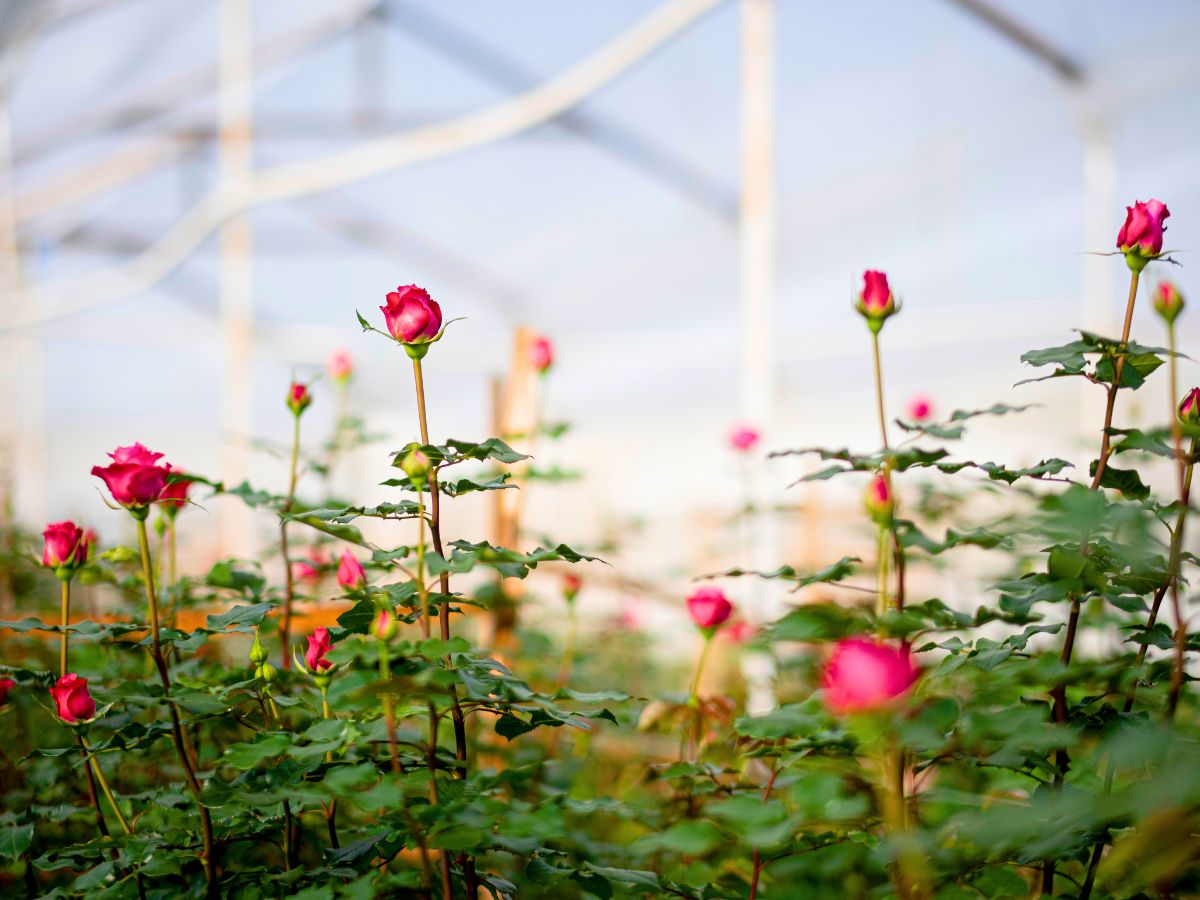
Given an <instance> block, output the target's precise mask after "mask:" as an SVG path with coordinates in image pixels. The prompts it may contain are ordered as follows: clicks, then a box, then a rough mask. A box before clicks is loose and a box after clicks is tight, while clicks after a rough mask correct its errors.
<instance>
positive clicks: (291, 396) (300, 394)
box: [287, 381, 312, 416]
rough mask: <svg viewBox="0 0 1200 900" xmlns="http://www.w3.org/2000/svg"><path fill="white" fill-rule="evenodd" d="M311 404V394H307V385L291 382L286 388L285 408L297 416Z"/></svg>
mask: <svg viewBox="0 0 1200 900" xmlns="http://www.w3.org/2000/svg"><path fill="white" fill-rule="evenodd" d="M311 403H312V394H310V393H309V392H308V385H306V384H301V383H300V382H298V381H293V382H292V385H291V387H289V388H288V395H287V408H288V409H290V410H291V411H292V413H293V414H295V415H297V416H298V415H300V413H302V412H304V410H306V409H308V407H309V404H311Z"/></svg>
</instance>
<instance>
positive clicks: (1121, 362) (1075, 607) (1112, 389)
mask: <svg viewBox="0 0 1200 900" xmlns="http://www.w3.org/2000/svg"><path fill="white" fill-rule="evenodd" d="M1137 289H1138V272H1137V270H1136V269H1130V272H1129V298H1128V300H1126V302H1125V323H1124V325H1123V326H1122V328H1121V345H1120V349H1121V355H1120V356H1118V357H1117V361H1116V364H1115V365H1114V366H1113V379H1112V383H1111V384H1110V385H1109V386H1108V397H1107V399H1106V402H1105V406H1104V427H1103V429H1102V430H1101V436H1100V458H1099V459H1097V460H1096V473H1095V475H1093V476H1092V483H1091V485H1090V489H1091V490H1093V491H1097V490H1099V489H1100V482H1101V481H1102V480H1103V479H1104V471H1105V469H1106V468H1107V467H1108V458H1109V456H1111V455H1112V439H1111V435H1110V434H1109V429H1111V428H1112V420H1113V412H1114V411H1115V409H1116V405H1117V392H1118V391H1119V390H1120V389H1121V375H1122V374H1123V373H1124V371H1125V355H1124V351H1125V347H1126V345H1127V344H1128V343H1129V330H1130V328H1131V327H1132V325H1133V308H1134V305H1135V304H1136V302H1137ZM1173 362H1174V360H1173V358H1172V365H1173ZM1176 454H1178V445H1177V446H1176ZM1089 540H1090V536H1089V535H1087V534H1085V535H1084V537H1083V540H1081V541H1080V548H1079V550H1080V553H1082V554H1083V555H1085V556H1086V555H1087V553H1088V541H1089ZM1159 602H1161V600H1156V602H1155V607H1156V608H1157V605H1158V603H1159ZM1079 610H1080V600H1079V597H1077V596H1072V597H1071V612H1070V614H1069V616H1068V618H1067V634H1066V636H1065V637H1064V638H1063V648H1062V654H1061V656H1060V657H1059V658H1060V659H1061V661H1062V664H1063V666H1064V667H1065V666H1069V665H1070V664H1071V654H1072V652H1073V651H1074V649H1075V634H1076V631H1077V630H1078V628H1079ZM1152 615H1153V613H1152ZM1143 655H1144V647H1143ZM1139 662H1140V660H1139ZM1050 696H1051V697H1052V698H1053V701H1054V703H1053V708H1052V715H1053V717H1054V722H1055V723H1056V724H1058V725H1065V724H1066V723H1067V719H1068V716H1067V687H1066V684H1065V683H1064V684H1059V685H1058V686H1056V687H1055V688H1054V689H1053V690H1052V691H1051V692H1050ZM1054 759H1055V766H1056V767H1057V769H1058V771H1057V772H1055V774H1054V786H1055V788H1056V789H1061V788H1062V785H1063V783H1064V781H1065V780H1066V775H1067V768H1068V767H1069V766H1070V764H1071V757H1070V754H1069V753H1068V752H1067V751H1066V749H1065V748H1062V747H1060V748H1059V749H1058V750H1057V751H1055V755H1054ZM1098 862H1099V855H1098V853H1095V852H1094V853H1093V864H1094V863H1098ZM1093 864H1089V867H1088V868H1089V872H1088V877H1089V878H1091V877H1093V876H1094V873H1093V872H1092V871H1091V869H1092V866H1093ZM1054 868H1055V867H1054V860H1053V859H1048V860H1046V862H1045V864H1044V865H1043V867H1042V893H1044V894H1053V893H1054ZM1090 893H1091V885H1090V883H1088V882H1086V881H1085V888H1084V891H1083V893H1081V895H1080V896H1081V897H1087V896H1088V895H1089V894H1090Z"/></svg>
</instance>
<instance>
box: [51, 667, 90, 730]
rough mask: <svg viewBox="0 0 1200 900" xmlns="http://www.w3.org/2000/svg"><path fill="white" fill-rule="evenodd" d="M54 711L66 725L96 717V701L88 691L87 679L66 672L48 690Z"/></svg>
mask: <svg viewBox="0 0 1200 900" xmlns="http://www.w3.org/2000/svg"><path fill="white" fill-rule="evenodd" d="M50 696H51V698H53V700H54V711H55V712H56V713H57V714H58V717H59V718H60V719H62V720H63V721H64V722H66V723H67V724H68V725H73V724H75V723H76V722H79V721H81V720H83V719H90V718H92V717H94V716H95V715H96V701H95V700H93V699H92V693H91V691H89V690H88V686H87V679H86V678H80V677H79V676H78V675H76V674H75V673H74V672H68V673H67V674H66V675H63V676H62V677H61V678H59V679H58V681H56V682H55V683H54V685H53V686H52V687H51V688H50Z"/></svg>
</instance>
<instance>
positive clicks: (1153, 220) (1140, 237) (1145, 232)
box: [1117, 200, 1171, 272]
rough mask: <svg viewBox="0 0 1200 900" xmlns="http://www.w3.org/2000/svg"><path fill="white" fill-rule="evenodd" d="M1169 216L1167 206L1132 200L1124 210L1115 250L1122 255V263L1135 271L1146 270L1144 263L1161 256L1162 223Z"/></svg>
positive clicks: (1152, 201) (1150, 201)
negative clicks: (1123, 221) (1123, 259)
mask: <svg viewBox="0 0 1200 900" xmlns="http://www.w3.org/2000/svg"><path fill="white" fill-rule="evenodd" d="M1170 215H1171V211H1170V210H1169V209H1167V204H1165V203H1163V202H1161V201H1159V200H1147V201H1146V202H1145V203H1142V202H1141V201H1140V200H1135V201H1134V203H1133V206H1127V207H1125V224H1124V225H1122V226H1121V231H1120V233H1118V234H1117V249H1118V250H1120V251H1121V252H1122V253H1124V254H1125V263H1126V265H1128V266H1129V268H1130V269H1132V270H1133V271H1134V272H1140V271H1142V269H1144V268H1146V263H1148V262H1150V260H1152V259H1154V258H1156V257H1157V256H1158V255H1159V254H1160V253H1162V246H1163V232H1164V231H1166V230H1167V228H1166V226H1165V225H1164V224H1163V221H1164V220H1165V219H1167V218H1168V217H1169V216H1170Z"/></svg>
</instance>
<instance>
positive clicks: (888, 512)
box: [864, 475, 896, 525]
mask: <svg viewBox="0 0 1200 900" xmlns="http://www.w3.org/2000/svg"><path fill="white" fill-rule="evenodd" d="M864 504H865V506H866V507H867V514H868V515H870V517H871V518H872V519H874V520H875V521H876V522H878V523H879V524H881V525H882V524H884V523H886V522H887V521H888V520H890V519H891V518H892V511H893V510H894V509H895V508H896V502H895V500H894V499H893V498H892V486H891V485H890V484H889V483H888V480H887V478H885V477H884V476H883V475H876V476H875V477H874V478H873V479H872V480H871V483H870V484H869V485H867V495H866V498H865V499H864Z"/></svg>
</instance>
